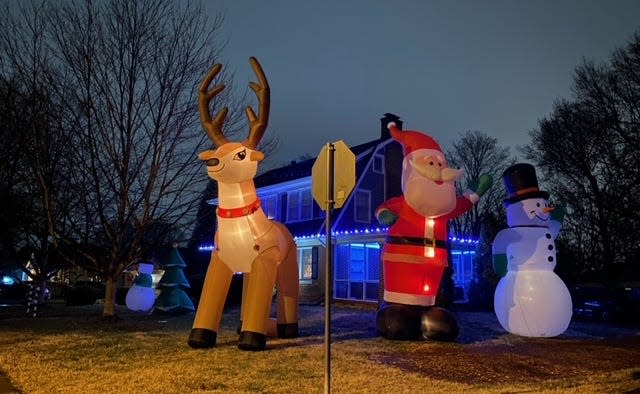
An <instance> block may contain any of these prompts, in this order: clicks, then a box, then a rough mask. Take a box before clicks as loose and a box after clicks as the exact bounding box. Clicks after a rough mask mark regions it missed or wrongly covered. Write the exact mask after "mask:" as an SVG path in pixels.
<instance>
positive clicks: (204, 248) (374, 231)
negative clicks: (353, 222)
mask: <svg viewBox="0 0 640 394" xmlns="http://www.w3.org/2000/svg"><path fill="white" fill-rule="evenodd" d="M387 230H388V228H387V227H375V228H365V229H353V230H341V231H333V232H331V236H332V237H337V236H348V235H360V234H367V235H383V234H385V233H386V232H387ZM322 238H324V234H320V233H316V234H308V235H297V236H295V237H293V239H294V240H306V239H322ZM449 241H451V242H457V243H461V244H470V245H477V244H478V242H479V241H478V240H477V239H472V238H460V237H456V236H450V237H449ZM213 249H215V246H214V245H211V244H209V245H201V246H200V247H198V251H200V252H209V251H212V250H213Z"/></svg>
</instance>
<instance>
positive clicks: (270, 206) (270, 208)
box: [260, 195, 278, 220]
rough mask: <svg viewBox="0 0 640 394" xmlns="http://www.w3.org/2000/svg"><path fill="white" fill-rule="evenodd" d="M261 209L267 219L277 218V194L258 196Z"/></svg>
mask: <svg viewBox="0 0 640 394" xmlns="http://www.w3.org/2000/svg"><path fill="white" fill-rule="evenodd" d="M260 201H261V204H262V210H263V211H264V214H265V215H267V217H268V218H269V219H275V220H278V196H276V195H273V196H266V197H262V198H260Z"/></svg>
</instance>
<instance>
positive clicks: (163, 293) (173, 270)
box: [153, 244, 195, 314]
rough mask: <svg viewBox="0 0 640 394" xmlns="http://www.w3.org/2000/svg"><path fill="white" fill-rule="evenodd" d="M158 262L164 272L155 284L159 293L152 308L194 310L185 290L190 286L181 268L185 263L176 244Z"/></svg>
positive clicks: (166, 310) (178, 311)
mask: <svg viewBox="0 0 640 394" xmlns="http://www.w3.org/2000/svg"><path fill="white" fill-rule="evenodd" d="M158 263H159V264H160V266H161V267H162V269H164V274H163V275H162V278H161V279H160V282H158V285H157V286H156V288H157V289H158V290H160V295H159V296H158V298H157V299H156V303H155V304H154V306H153V310H154V311H159V312H164V313H172V314H173V313H185V312H193V311H195V308H194V307H193V302H192V301H191V299H190V298H189V296H188V295H187V293H186V292H185V290H186V289H188V288H190V287H191V286H190V285H189V282H188V281H187V278H185V276H184V272H183V269H184V268H185V267H186V266H187V264H186V263H185V262H184V260H183V259H182V256H180V252H179V251H178V248H177V245H175V244H174V246H173V248H171V251H170V252H169V253H167V254H166V255H164V256H163V257H162V258H161V259H160V260H159V261H158Z"/></svg>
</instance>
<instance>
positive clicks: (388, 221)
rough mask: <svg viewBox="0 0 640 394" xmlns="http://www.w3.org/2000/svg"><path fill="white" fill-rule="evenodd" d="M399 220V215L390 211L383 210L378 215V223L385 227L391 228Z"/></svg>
mask: <svg viewBox="0 0 640 394" xmlns="http://www.w3.org/2000/svg"><path fill="white" fill-rule="evenodd" d="M396 220H398V215H396V214H395V213H393V212H391V211H390V210H388V209H383V210H382V211H380V213H379V214H378V222H380V224H382V225H384V226H391V225H392V224H394V223H395V222H396Z"/></svg>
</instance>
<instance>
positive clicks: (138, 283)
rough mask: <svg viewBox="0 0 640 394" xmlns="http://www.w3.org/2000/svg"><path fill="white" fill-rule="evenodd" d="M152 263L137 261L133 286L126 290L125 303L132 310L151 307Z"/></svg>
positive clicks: (152, 294)
mask: <svg viewBox="0 0 640 394" xmlns="http://www.w3.org/2000/svg"><path fill="white" fill-rule="evenodd" d="M152 272H153V263H138V275H137V276H136V278H135V279H134V281H133V286H131V288H130V289H129V290H128V291H127V297H126V298H125V303H126V304H127V308H129V309H130V310H132V311H138V312H146V311H149V310H150V309H151V307H153V302H154V301H155V294H154V292H153V288H152V283H153V278H152V277H151V273H152Z"/></svg>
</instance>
